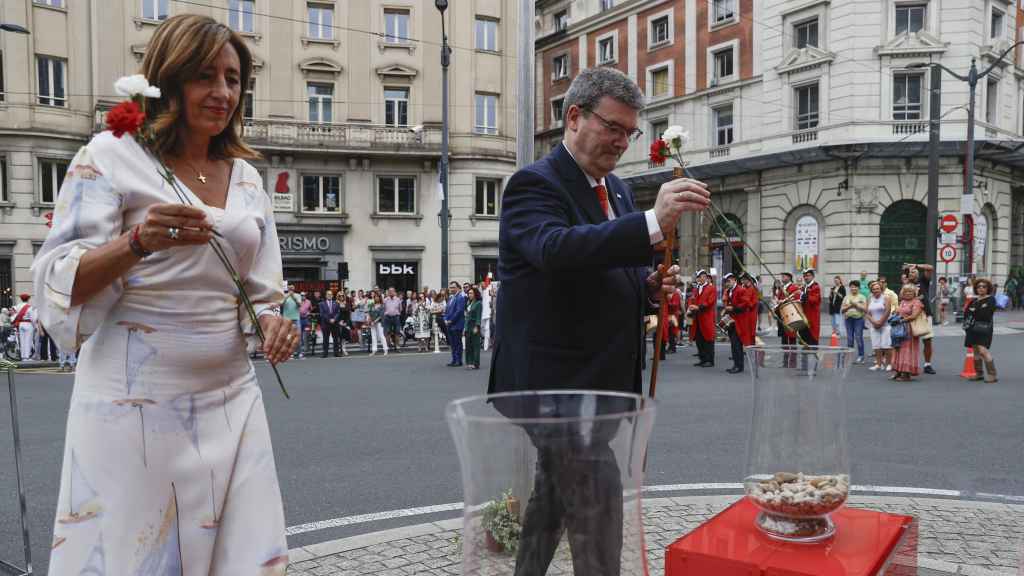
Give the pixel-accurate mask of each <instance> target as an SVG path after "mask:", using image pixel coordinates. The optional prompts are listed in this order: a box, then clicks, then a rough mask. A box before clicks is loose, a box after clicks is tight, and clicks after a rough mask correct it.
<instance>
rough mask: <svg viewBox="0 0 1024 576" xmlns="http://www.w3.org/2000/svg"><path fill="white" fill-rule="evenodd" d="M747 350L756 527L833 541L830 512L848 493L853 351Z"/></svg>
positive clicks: (750, 491)
mask: <svg viewBox="0 0 1024 576" xmlns="http://www.w3.org/2000/svg"><path fill="white" fill-rule="evenodd" d="M745 352H746V354H747V357H748V359H749V365H750V366H751V367H752V369H751V375H752V377H753V382H754V413H753V422H752V425H751V428H750V438H749V442H748V444H747V466H746V477H745V479H744V489H745V492H746V494H747V497H748V498H750V499H751V501H753V503H754V504H755V505H756V506H757V507H758V508H759V509H760V513H759V514H758V516H757V519H756V523H757V527H758V528H760V530H761V531H762V532H764V533H765V534H767V535H768V536H770V537H772V538H775V539H779V540H784V541H787V542H819V541H822V540H826V539H828V538H831V537H832V536H833V535H834V534H835V525H834V524H833V522H832V519H831V514H832V513H833V512H835V511H836V510H838V509H839V508H841V507H842V506H843V504H844V503H845V502H846V499H847V497H848V495H849V491H850V464H849V457H848V454H847V445H846V391H845V381H846V376H847V374H848V372H849V367H850V363H851V362H850V360H851V358H852V357H853V350H851V349H849V348H832V347H825V346H806V347H798V346H750V347H747V348H746V349H745Z"/></svg>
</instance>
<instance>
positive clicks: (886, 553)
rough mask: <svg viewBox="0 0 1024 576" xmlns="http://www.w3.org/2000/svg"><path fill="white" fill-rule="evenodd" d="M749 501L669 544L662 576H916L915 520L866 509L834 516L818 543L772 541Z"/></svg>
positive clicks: (844, 510) (843, 509)
mask: <svg viewBox="0 0 1024 576" xmlns="http://www.w3.org/2000/svg"><path fill="white" fill-rule="evenodd" d="M757 514H758V508H757V507H756V506H755V505H754V503H753V502H751V501H750V500H749V499H747V498H743V499H742V500H740V501H738V502H736V503H735V504H733V505H732V506H730V507H729V508H727V509H726V510H724V511H722V512H721V513H720V514H718V515H717V516H715V517H714V518H712V519H711V520H708V521H707V522H705V523H704V524H701V525H700V526H699V527H698V528H697V529H696V530H694V531H693V532H690V533H689V534H687V535H686V536H683V537H682V538H680V539H679V540H676V541H675V542H673V543H672V544H671V545H670V546H669V547H668V550H667V552H666V554H665V576H914V575H916V574H917V520H916V519H915V518H914V517H913V516H899V515H895V514H885V513H882V512H874V511H870V510H859V509H855V508H845V507H844V508H841V509H840V510H839V511H837V512H835V513H834V514H832V521H833V522H834V523H835V525H836V535H835V536H834V537H832V538H831V539H830V540H826V541H825V542H820V543H817V544H790V543H788V542H779V541H777V540H773V539H771V538H769V537H768V536H766V535H765V534H764V533H762V532H761V531H760V530H758V529H757V527H756V526H755V525H754V518H756V517H757Z"/></svg>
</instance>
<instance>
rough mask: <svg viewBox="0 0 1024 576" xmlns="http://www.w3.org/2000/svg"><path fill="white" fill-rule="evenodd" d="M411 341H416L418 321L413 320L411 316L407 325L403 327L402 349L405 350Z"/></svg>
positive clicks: (406, 322) (406, 321) (407, 319)
mask: <svg viewBox="0 0 1024 576" xmlns="http://www.w3.org/2000/svg"><path fill="white" fill-rule="evenodd" d="M409 340H416V319H415V318H413V317H412V316H409V317H408V318H406V319H405V325H404V326H402V347H403V348H404V347H405V344H406V343H407V342H408V341H409Z"/></svg>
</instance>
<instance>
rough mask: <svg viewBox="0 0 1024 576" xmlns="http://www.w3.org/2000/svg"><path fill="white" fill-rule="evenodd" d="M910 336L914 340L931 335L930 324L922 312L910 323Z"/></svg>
mask: <svg viewBox="0 0 1024 576" xmlns="http://www.w3.org/2000/svg"><path fill="white" fill-rule="evenodd" d="M910 334H911V335H912V336H914V337H915V338H920V337H921V336H931V335H932V323H931V322H929V321H928V317H927V316H925V315H924V313H923V312H922V313H921V314H918V315H917V318H914V320H913V321H911V322H910Z"/></svg>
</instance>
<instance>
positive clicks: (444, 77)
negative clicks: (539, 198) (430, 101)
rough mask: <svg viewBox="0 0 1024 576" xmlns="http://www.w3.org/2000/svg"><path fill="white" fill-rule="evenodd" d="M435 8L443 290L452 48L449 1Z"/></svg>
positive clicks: (444, 285)
mask: <svg viewBox="0 0 1024 576" xmlns="http://www.w3.org/2000/svg"><path fill="white" fill-rule="evenodd" d="M434 6H435V7H436V8H437V11H438V12H440V13H441V166H440V167H439V168H440V172H441V174H440V176H441V289H442V290H444V289H447V286H448V219H449V214H448V65H449V64H450V63H451V54H452V51H451V48H450V47H449V46H448V33H447V32H446V31H445V27H444V12H445V10H447V9H448V0H434Z"/></svg>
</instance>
